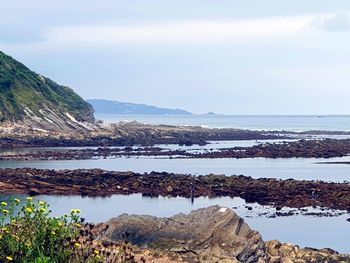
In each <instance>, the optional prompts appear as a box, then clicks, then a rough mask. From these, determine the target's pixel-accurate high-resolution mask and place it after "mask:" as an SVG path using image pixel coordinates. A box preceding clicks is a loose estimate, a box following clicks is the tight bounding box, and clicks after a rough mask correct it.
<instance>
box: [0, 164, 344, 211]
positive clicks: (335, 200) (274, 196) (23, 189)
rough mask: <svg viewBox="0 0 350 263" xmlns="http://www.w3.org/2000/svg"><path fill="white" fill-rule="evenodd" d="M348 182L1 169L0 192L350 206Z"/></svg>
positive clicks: (300, 206) (96, 170)
mask: <svg viewBox="0 0 350 263" xmlns="http://www.w3.org/2000/svg"><path fill="white" fill-rule="evenodd" d="M349 192H350V184H348V183H328V182H322V181H305V180H303V181H299V180H293V179H288V180H278V179H271V178H261V179H253V178H251V177H246V176H242V175H241V176H224V175H206V176H191V175H185V174H173V173H165V172H164V173H156V172H152V173H148V174H147V173H145V174H139V173H133V172H113V171H104V170H99V169H91V170H85V169H78V170H40V169H31V168H19V169H0V193H2V194H12V193H22V194H28V195H38V194H47V195H83V196H109V195H113V194H133V193H141V194H143V195H145V196H154V197H156V196H174V197H175V196H182V197H186V198H194V197H200V196H208V197H220V196H229V197H241V198H243V199H244V200H245V201H246V202H247V203H254V202H257V203H259V204H261V205H272V206H275V207H276V208H277V209H279V208H281V207H283V206H285V207H290V208H302V207H307V206H318V207H324V208H330V209H339V210H347V211H350V195H349Z"/></svg>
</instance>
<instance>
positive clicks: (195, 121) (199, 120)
mask: <svg viewBox="0 0 350 263" xmlns="http://www.w3.org/2000/svg"><path fill="white" fill-rule="evenodd" d="M95 117H96V118H97V119H100V120H103V121H105V122H107V123H115V122H119V121H138V122H142V123H147V124H167V125H186V126H202V127H208V128H239V129H250V130H285V131H309V130H323V131H350V115H324V116H316V115H305V116H303V115H301V116H278V115H276V116H273V115H265V116H254V115H251V116H240V115H237V116H229V115H215V116H211V115H184V116H179V115H168V116H161V115H154V116H152V115H113V114H96V115H95Z"/></svg>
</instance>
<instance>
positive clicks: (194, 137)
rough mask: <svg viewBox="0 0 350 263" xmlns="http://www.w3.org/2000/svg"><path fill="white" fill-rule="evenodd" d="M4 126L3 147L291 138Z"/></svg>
mask: <svg viewBox="0 0 350 263" xmlns="http://www.w3.org/2000/svg"><path fill="white" fill-rule="evenodd" d="M9 127H10V128H2V127H0V128H1V129H0V147H1V148H19V147H63V146H65V147H79V146H81V147H82V146H84V147H88V146H97V147H98V146H134V145H142V146H152V145H155V144H178V145H194V144H197V145H205V144H207V143H208V141H223V140H267V139H283V138H288V136H287V135H286V134H279V133H278V132H268V131H252V130H242V129H208V128H202V127H187V126H169V125H148V124H142V123H137V122H127V123H125V122H120V123H117V124H108V125H104V124H96V127H95V128H94V130H91V131H89V132H76V133H59V132H52V131H51V132H49V131H42V130H37V129H33V128H31V127H26V126H24V127H22V126H18V125H17V126H15V125H9Z"/></svg>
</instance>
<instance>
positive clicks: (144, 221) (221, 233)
mask: <svg viewBox="0 0 350 263" xmlns="http://www.w3.org/2000/svg"><path fill="white" fill-rule="evenodd" d="M107 224H108V225H109V228H108V230H107V231H106V232H105V233H104V235H103V239H106V240H109V241H113V242H120V241H128V242H131V243H132V244H135V245H137V246H140V247H141V248H146V247H147V248H152V249H155V250H160V251H163V252H167V253H169V254H175V255H177V256H181V257H183V258H190V259H192V260H194V262H237V261H238V262H246V263H250V262H258V260H260V262H265V261H264V260H265V259H266V253H265V244H264V242H263V240H262V238H261V236H260V234H259V233H258V232H256V231H253V230H251V229H250V228H249V226H248V225H247V224H246V223H245V222H244V220H243V219H242V218H240V217H239V216H238V215H237V214H236V213H235V212H233V210H232V209H229V208H221V207H219V206H212V207H209V208H205V209H198V210H196V211H192V212H191V213H190V214H188V215H184V214H178V215H175V216H173V217H170V218H157V217H152V216H137V215H127V214H124V215H121V216H119V217H116V218H113V219H111V220H109V221H108V222H107ZM261 260H263V261H261Z"/></svg>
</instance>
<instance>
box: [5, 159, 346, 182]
mask: <svg viewBox="0 0 350 263" xmlns="http://www.w3.org/2000/svg"><path fill="white" fill-rule="evenodd" d="M320 161H350V157H343V158H329V159H315V158H290V159H283V158H277V159H266V158H248V159H161V158H107V159H95V160H69V161H1V162H0V168H22V167H31V168H40V169H56V170H58V169H81V168H85V169H92V168H100V169H104V170H115V171H133V172H138V173H144V172H152V171H157V172H163V171H164V172H174V173H181V174H194V175H205V174H210V173H213V174H225V175H234V174H236V175H240V174H243V175H246V176H251V177H253V178H261V177H266V178H279V179H289V178H294V179H298V180H323V181H333V182H343V181H350V165H347V164H317V163H316V162H320Z"/></svg>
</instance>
